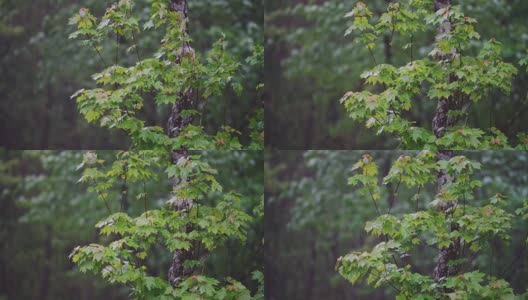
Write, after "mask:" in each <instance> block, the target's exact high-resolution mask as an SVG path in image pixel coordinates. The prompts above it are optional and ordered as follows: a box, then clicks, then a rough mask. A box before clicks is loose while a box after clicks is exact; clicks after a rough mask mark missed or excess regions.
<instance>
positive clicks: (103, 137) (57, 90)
mask: <svg viewBox="0 0 528 300" xmlns="http://www.w3.org/2000/svg"><path fill="white" fill-rule="evenodd" d="M112 2H113V1H98V0H82V1H79V0H39V1H32V0H0V68H1V69H0V111H1V114H0V146H4V147H7V148H10V149H86V148H93V149H123V148H125V147H126V146H127V143H128V140H127V138H126V136H124V135H122V134H119V133H118V132H115V131H112V132H110V131H108V130H106V129H100V128H96V127H94V126H92V125H88V123H87V122H86V121H85V120H84V119H83V118H82V116H80V114H79V113H77V111H76V107H75V102H74V101H73V100H70V96H71V95H72V94H73V93H74V92H75V91H77V90H79V89H81V88H92V87H94V84H95V82H94V81H93V80H92V79H91V75H92V74H94V73H96V72H100V71H101V70H102V69H103V68H104V66H103V64H102V63H101V60H100V58H99V57H98V55H97V53H96V52H95V51H94V49H91V48H89V47H83V46H81V45H80V42H79V41H78V40H70V39H68V36H69V35H70V33H72V32H73V31H74V30H75V28H74V26H69V25H68V19H69V18H70V17H72V16H73V14H75V13H78V11H79V9H80V8H81V7H85V8H89V9H90V11H91V12H92V13H93V14H94V15H95V16H97V17H101V16H102V15H103V14H104V11H105V8H106V7H108V6H110V5H111V4H112ZM135 3H136V6H135V9H134V11H133V13H134V14H135V15H136V16H137V17H138V18H139V20H140V25H141V26H142V24H143V23H144V22H145V21H146V20H147V18H148V16H149V5H150V3H149V1H148V0H137V1H135ZM189 6H190V8H189V10H190V12H189V13H190V32H191V36H192V38H193V42H192V45H193V47H194V49H195V50H196V51H197V52H199V53H201V54H205V53H206V52H207V51H208V50H209V49H211V47H212V44H213V43H214V42H215V41H216V40H218V39H219V38H221V37H222V36H223V35H225V38H226V40H227V42H228V46H227V47H228V51H229V52H230V53H231V54H232V55H234V56H235V57H237V58H239V59H240V60H241V61H242V60H244V59H245V58H246V57H248V56H249V55H251V50H252V47H253V45H255V44H262V41H263V17H262V15H263V11H264V6H263V1H262V0H259V1H248V0H193V1H190V2H189ZM162 34H163V32H162V31H161V30H157V31H154V30H151V31H146V32H142V33H140V34H139V35H138V36H137V37H136V38H137V40H138V49H139V52H140V55H141V57H142V58H146V57H151V56H152V55H153V53H154V52H155V51H156V49H157V48H158V46H159V44H160V40H161V38H162ZM119 42H120V44H121V47H119V49H120V50H119V51H120V52H121V53H120V55H119V56H120V57H121V59H120V61H119V63H120V64H124V65H126V66H129V65H133V64H135V63H136V60H137V58H136V54H135V53H134V52H132V53H126V51H125V50H126V49H127V48H128V47H129V46H130V45H132V41H127V40H125V39H122V40H120V41H119ZM103 46H104V48H103V50H102V51H101V54H102V56H103V57H104V58H105V60H106V61H112V62H113V61H114V59H113V58H114V57H115V51H116V50H115V49H116V42H115V40H113V41H112V40H111V39H107V41H106V43H105V44H104V45H103ZM202 57H203V58H205V55H202ZM239 73H240V76H242V78H243V79H244V80H243V81H242V84H243V86H244V92H243V93H242V95H241V96H236V95H235V93H234V92H226V93H225V94H224V95H223V96H222V97H211V98H209V99H208V101H207V103H208V104H207V107H206V111H202V113H203V119H202V120H201V121H202V123H201V124H202V125H203V126H205V129H206V132H208V133H210V132H211V131H216V129H218V128H219V127H220V126H221V125H224V124H225V125H229V126H231V127H233V128H234V129H236V130H238V131H241V132H242V133H247V132H248V128H247V127H248V119H249V117H250V116H251V115H252V114H254V111H255V109H256V108H257V107H258V106H261V103H259V101H258V98H259V96H258V95H257V91H256V89H255V86H256V85H257V84H258V83H260V82H263V71H262V70H254V69H253V68H251V69H249V68H242V70H241V71H240V72H239ZM169 109H170V107H169V106H166V107H157V106H156V105H155V103H154V100H153V98H152V97H146V98H145V105H144V108H143V111H142V114H143V115H142V116H141V117H142V119H143V120H146V126H154V125H158V126H162V127H163V128H165V125H166V122H167V118H168V114H169ZM241 142H242V143H244V142H246V141H245V140H242V139H241Z"/></svg>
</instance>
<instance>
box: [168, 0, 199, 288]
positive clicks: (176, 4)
mask: <svg viewBox="0 0 528 300" xmlns="http://www.w3.org/2000/svg"><path fill="white" fill-rule="evenodd" d="M170 9H171V10H172V11H174V12H176V13H178V14H179V16H180V22H182V23H181V24H182V35H183V36H184V37H185V36H189V25H188V6H187V1H186V0H171V4H170ZM185 57H188V58H189V59H194V50H193V48H192V47H191V45H190V43H189V42H184V43H183V45H182V46H181V47H180V48H179V49H177V50H176V60H175V63H176V64H180V63H181V62H182V60H183V58H185ZM194 96H195V92H194V90H193V89H192V88H190V87H189V88H187V89H186V90H184V91H181V92H180V93H179V97H178V99H177V100H176V102H175V103H174V105H173V106H172V110H171V114H170V116H169V120H168V122H167V135H168V136H169V137H171V138H172V137H176V136H178V135H179V134H181V133H182V132H183V130H184V129H185V127H186V126H187V125H188V124H190V123H191V122H192V117H190V116H189V117H183V116H182V115H181V113H182V111H184V110H187V109H191V108H193V104H194V103H193V101H194V98H195V97H194ZM170 159H171V163H173V164H186V163H188V162H189V160H190V157H189V153H188V151H187V149H180V150H174V151H172V152H171V157H170ZM186 184H187V178H175V179H174V181H173V192H177V190H178V189H180V188H182V187H184V186H185V185H186ZM192 206H193V201H192V200H191V199H176V200H175V201H174V204H173V207H172V208H173V209H174V210H177V211H181V212H182V215H184V214H186V213H187V212H188V211H189V210H190V209H191V207H192ZM185 230H186V232H190V231H192V227H191V226H190V225H187V226H186V228H185ZM193 252H194V249H193V247H191V249H189V250H183V249H182V250H178V249H177V250H175V251H174V253H173V255H172V261H171V265H170V268H169V272H168V274H167V275H168V276H167V277H168V280H169V283H170V284H171V285H172V286H173V287H177V286H178V285H179V284H180V283H181V282H182V281H184V280H185V279H186V278H187V277H189V276H190V275H191V274H192V272H193V269H192V268H186V267H185V266H184V264H185V262H186V261H187V260H189V259H192V258H193V257H194V253H193Z"/></svg>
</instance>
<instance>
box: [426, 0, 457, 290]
mask: <svg viewBox="0 0 528 300" xmlns="http://www.w3.org/2000/svg"><path fill="white" fill-rule="evenodd" d="M449 5H451V1H450V0H435V11H438V10H439V9H442V8H445V7H447V6H449ZM451 30H452V24H451V22H449V21H448V20H447V21H444V23H443V24H441V26H440V28H439V29H438V34H446V33H449V32H451ZM455 55H456V49H452V51H451V53H449V54H447V55H442V56H440V57H439V60H440V61H439V63H440V64H447V63H449V62H450V61H451V60H452V59H453V58H454V57H455ZM455 80H456V77H455V76H454V75H449V76H448V78H446V81H447V82H448V83H450V82H453V81H455ZM455 94H456V93H455ZM457 98H459V97H455V96H450V97H448V98H442V99H440V100H439V101H438V105H437V108H436V112H435V116H434V118H433V124H432V127H433V133H434V135H435V136H436V137H437V138H440V137H442V136H443V135H444V133H445V131H446V130H447V129H448V128H449V127H452V126H453V125H454V124H455V123H456V119H454V118H451V117H449V111H452V110H456V109H459V108H460V104H459V102H460V101H459V99H457ZM453 155H454V154H453V151H451V150H443V151H438V153H437V157H436V158H437V160H449V159H451V158H452V157H453ZM452 181H453V179H452V178H451V177H450V176H449V174H447V172H446V170H440V171H439V172H438V175H437V190H438V192H440V191H441V190H442V189H443V187H444V186H445V185H446V184H448V183H450V182H452ZM457 205H458V201H457V199H449V200H448V201H446V202H445V203H442V204H441V205H439V207H437V208H438V209H439V210H440V211H441V212H442V213H444V214H448V213H450V211H451V210H452V209H454V208H455V207H456V206H457ZM449 227H450V228H449V230H450V231H456V230H458V225H457V224H456V223H454V222H453V223H451V224H449ZM459 252H460V240H458V239H457V240H454V241H452V243H451V244H450V245H449V246H448V247H443V248H441V249H440V253H439V255H438V259H437V261H436V266H435V268H434V271H433V279H434V280H435V281H436V282H443V281H444V280H445V278H446V277H448V276H451V275H453V274H456V273H457V271H458V270H457V268H456V267H449V266H448V264H449V262H450V261H453V260H455V259H457V258H458V256H459V254H460V253H459Z"/></svg>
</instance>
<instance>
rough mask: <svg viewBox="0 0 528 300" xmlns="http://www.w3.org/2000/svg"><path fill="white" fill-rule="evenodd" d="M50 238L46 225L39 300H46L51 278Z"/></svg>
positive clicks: (51, 234) (50, 231) (50, 233)
mask: <svg viewBox="0 0 528 300" xmlns="http://www.w3.org/2000/svg"><path fill="white" fill-rule="evenodd" d="M52 238H53V231H52V228H51V225H46V240H45V241H44V266H43V268H42V272H41V274H40V299H41V300H46V299H48V294H49V285H50V276H51V264H52V262H51V259H52V257H51V256H52V251H53V248H52V246H53V245H52V244H51V242H52Z"/></svg>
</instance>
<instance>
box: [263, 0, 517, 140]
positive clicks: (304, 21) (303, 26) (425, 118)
mask: <svg viewBox="0 0 528 300" xmlns="http://www.w3.org/2000/svg"><path fill="white" fill-rule="evenodd" d="M357 2H358V1H342V0H285V1H278V0H269V1H266V14H265V24H266V29H265V50H266V51H265V55H266V56H265V60H266V64H265V74H266V75H265V78H266V80H267V82H266V87H267V88H268V91H269V93H270V94H271V102H269V103H267V104H266V105H267V107H266V123H267V124H272V125H268V126H267V127H266V143H267V144H268V145H271V146H272V147H273V148H276V149H301V150H302V149H394V148H395V147H396V146H397V144H398V142H397V141H396V140H395V139H394V138H387V137H385V136H376V135H375V132H374V131H372V130H369V129H366V128H365V127H364V125H363V124H360V123H355V122H353V121H352V120H351V119H350V118H348V117H347V115H346V113H345V110H344V107H343V105H342V104H340V103H339V99H340V98H341V97H342V96H343V95H344V94H345V93H346V92H347V91H351V90H353V91H357V90H360V89H361V88H362V86H363V84H364V82H363V81H364V80H361V79H360V78H359V76H360V74H361V73H363V72H364V71H366V70H368V69H370V68H372V67H374V65H373V62H372V60H371V59H370V55H369V53H368V50H367V49H366V48H365V47H364V46H363V45H362V44H359V43H355V42H354V37H355V35H354V34H352V35H349V36H346V37H345V36H344V34H345V31H346V29H347V28H348V26H350V24H351V22H352V19H351V18H345V17H344V16H345V14H346V13H347V12H349V11H351V10H352V8H353V7H354V5H355V4H356V3H357ZM364 2H365V3H366V4H367V5H368V7H369V9H370V10H371V11H373V12H374V13H375V15H378V16H379V15H381V13H383V12H384V11H386V8H387V6H388V3H389V2H391V1H390V0H369V1H364ZM452 3H453V4H454V5H461V6H462V9H463V11H464V12H465V13H466V14H467V15H468V16H470V17H472V18H475V19H476V20H477V21H478V23H477V24H476V26H475V30H476V31H477V32H479V33H480V35H481V40H482V41H486V40H489V39H490V38H493V37H495V38H496V39H497V40H498V41H500V42H502V43H503V58H504V60H505V61H507V62H510V63H512V64H513V65H514V66H516V67H517V68H518V69H519V71H520V72H519V74H518V75H517V76H516V80H515V81H514V82H513V87H512V93H511V95H509V96H506V95H503V94H500V93H499V92H497V91H495V92H493V93H492V94H491V95H492V96H491V97H488V98H487V99H483V100H481V101H480V102H479V103H478V105H474V106H473V107H472V108H471V115H470V118H469V122H468V126H472V127H478V128H483V129H487V128H490V127H496V128H498V129H500V130H501V131H503V132H504V133H505V134H506V135H507V136H508V137H509V138H511V139H512V138H515V136H516V134H517V133H518V132H520V131H526V130H528V123H527V122H526V121H525V120H526V118H527V117H528V101H526V100H527V90H526V86H528V75H527V73H526V72H525V70H524V68H522V67H519V59H520V58H521V57H525V56H526V55H527V54H526V49H527V46H528V44H527V43H528V34H527V32H528V19H527V18H526V16H527V15H528V1H525V0H496V1H489V0H454V1H452ZM434 35H435V31H433V30H430V31H428V32H425V33H422V34H421V35H420V36H417V37H416V42H417V43H418V44H417V45H419V46H417V47H416V48H417V49H415V53H416V55H418V56H419V57H425V56H426V55H427V53H429V51H430V47H431V45H432V44H433V41H434ZM394 39H395V40H394V45H393V46H390V45H388V41H389V34H388V36H387V37H386V39H385V40H383V41H379V45H377V47H376V48H375V52H374V55H375V57H376V60H377V61H378V62H379V63H384V62H387V63H391V64H394V65H396V66H400V65H404V64H406V63H407V62H408V61H407V60H408V51H407V50H402V48H401V46H402V45H405V44H406V43H407V42H408V41H403V40H399V39H398V36H395V37H394ZM474 46H475V48H474V50H476V49H479V48H480V45H479V43H476V44H475V45H474ZM426 100H428V99H425V98H420V99H415V101H414V102H413V109H412V111H411V112H410V115H409V117H410V118H412V120H415V121H416V122H417V124H418V126H421V127H425V128H431V120H432V116H433V112H434V108H435V107H436V102H434V101H426ZM292 116H294V117H292ZM299 133H302V134H299Z"/></svg>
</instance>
